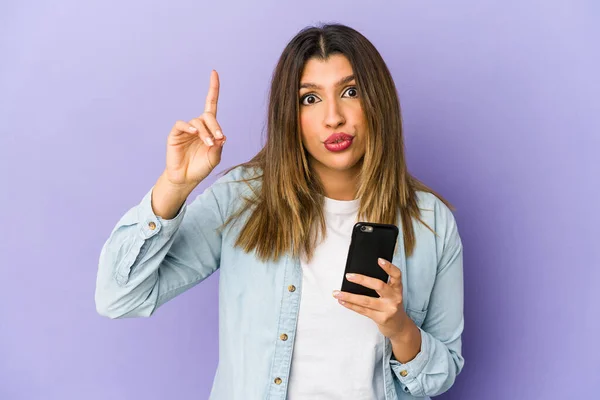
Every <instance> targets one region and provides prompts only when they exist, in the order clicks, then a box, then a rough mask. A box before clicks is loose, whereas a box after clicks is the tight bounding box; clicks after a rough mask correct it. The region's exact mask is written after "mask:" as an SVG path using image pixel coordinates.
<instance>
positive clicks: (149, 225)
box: [148, 222, 156, 231]
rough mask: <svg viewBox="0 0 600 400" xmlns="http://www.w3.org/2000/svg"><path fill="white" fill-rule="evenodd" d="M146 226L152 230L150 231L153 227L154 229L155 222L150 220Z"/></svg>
mask: <svg viewBox="0 0 600 400" xmlns="http://www.w3.org/2000/svg"><path fill="white" fill-rule="evenodd" d="M148 228H150V230H152V231H153V230H155V229H156V224H155V223H154V222H150V223H149V224H148Z"/></svg>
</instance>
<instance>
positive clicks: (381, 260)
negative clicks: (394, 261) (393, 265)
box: [377, 258, 386, 266]
mask: <svg viewBox="0 0 600 400" xmlns="http://www.w3.org/2000/svg"><path fill="white" fill-rule="evenodd" d="M377 261H378V262H379V265H381V266H385V264H386V261H385V260H384V259H383V258H379V259H377Z"/></svg>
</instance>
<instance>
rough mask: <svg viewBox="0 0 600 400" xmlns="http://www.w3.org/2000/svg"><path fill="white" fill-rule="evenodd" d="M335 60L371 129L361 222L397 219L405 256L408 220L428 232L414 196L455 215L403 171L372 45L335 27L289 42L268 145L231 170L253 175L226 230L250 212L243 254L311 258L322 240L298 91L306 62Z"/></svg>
mask: <svg viewBox="0 0 600 400" xmlns="http://www.w3.org/2000/svg"><path fill="white" fill-rule="evenodd" d="M334 54H343V55H344V56H345V57H346V58H347V59H348V60H349V62H350V65H351V66H352V69H353V72H354V76H355V79H356V83H357V87H358V92H359V98H360V100H361V105H362V109H363V112H364V113H365V116H366V120H367V126H368V135H367V138H366V151H365V155H364V157H363V160H362V167H361V172H360V176H359V184H358V187H357V196H356V197H357V198H359V199H360V207H359V210H358V215H359V218H360V219H361V220H362V221H369V222H380V223H391V224H397V220H398V216H400V219H401V222H402V230H403V237H404V246H405V253H406V256H407V257H408V256H410V255H411V254H412V252H413V250H414V247H415V242H416V239H415V233H414V229H413V225H412V218H415V219H417V220H418V221H420V222H421V223H423V224H424V225H425V226H427V224H425V223H424V222H423V221H422V220H421V217H420V211H419V207H418V204H417V198H416V193H415V192H416V191H425V192H430V193H433V194H434V195H436V196H437V197H438V198H440V200H442V201H443V202H444V203H445V204H446V205H447V206H448V207H450V208H451V209H453V207H452V206H451V204H450V203H449V202H448V201H447V200H445V199H444V198H442V197H441V196H440V195H439V194H437V193H436V192H434V191H433V190H432V189H430V188H429V187H427V186H426V185H425V184H423V183H422V182H420V181H419V180H418V179H416V178H415V177H413V176H411V175H410V174H409V173H408V171H407V166H406V160H405V157H404V140H403V134H402V121H401V116H400V103H399V100H398V96H397V93H396V87H395V85H394V81H393V79H392V76H391V74H390V72H389V70H388V68H387V66H386V64H385V62H384V60H383V58H382V57H381V55H380V54H379V52H378V51H377V49H376V48H375V47H374V46H373V44H371V42H369V40H368V39H366V38H365V37H364V36H363V35H362V34H360V33H359V32H358V31H356V30H354V29H352V28H350V27H347V26H344V25H340V24H327V25H322V26H315V27H308V28H304V29H303V30H301V31H300V32H299V33H298V34H297V35H296V36H295V37H294V38H293V39H292V40H291V41H290V42H289V43H288V45H287V46H286V48H285V49H284V51H283V53H282V54H281V57H280V58H279V62H278V63H277V66H276V67H275V71H274V73H273V77H272V81H271V90H270V95H269V106H268V119H267V126H266V128H267V129H266V136H267V137H266V144H265V145H264V147H263V148H262V149H261V150H260V151H259V152H258V154H256V156H254V158H252V159H251V160H250V161H248V162H246V163H243V164H240V165H237V166H235V167H232V168H230V169H229V170H228V171H231V170H232V169H234V168H237V167H246V168H248V169H251V170H254V171H257V173H256V175H255V176H253V177H250V178H248V179H246V180H245V181H246V183H248V185H249V186H250V187H251V188H253V194H252V195H251V196H250V197H247V198H245V203H244V205H243V206H242V207H241V208H240V209H239V210H238V211H237V212H236V213H234V215H232V216H231V217H230V218H229V219H228V220H227V221H226V223H225V225H228V224H229V223H231V222H232V221H233V220H235V219H237V218H239V217H240V216H241V215H242V214H244V213H246V212H247V211H249V212H250V215H249V217H248V219H247V220H246V223H245V225H244V226H243V228H242V229H241V231H240V234H239V236H238V238H237V240H236V243H235V245H236V246H239V247H241V248H243V249H244V250H245V251H246V252H251V251H255V252H256V255H257V256H258V258H259V259H261V260H263V261H267V260H277V259H278V258H279V257H280V256H282V255H284V254H291V255H293V256H300V255H304V256H305V257H306V258H307V259H310V258H311V257H312V255H313V250H314V248H315V246H316V244H317V239H318V237H319V233H321V234H322V235H323V236H324V234H325V230H326V228H325V218H324V214H323V202H324V199H323V196H324V190H323V187H322V184H321V182H320V181H319V178H318V176H317V175H316V174H315V173H314V171H312V169H311V167H310V165H309V162H308V156H307V152H306V150H305V148H304V147H303V144H302V140H301V131H300V124H299V112H300V107H299V103H300V101H299V95H298V91H299V85H300V78H301V74H302V71H303V68H304V65H305V63H306V62H307V61H308V60H309V59H311V58H317V59H319V60H326V59H327V58H328V57H329V56H331V55H334ZM228 171H226V172H228ZM252 180H255V181H260V186H256V185H255V186H253V185H251V184H250V181H252ZM427 228H428V229H429V230H431V231H432V232H434V231H433V230H432V229H431V227H429V226H427ZM434 234H435V232H434Z"/></svg>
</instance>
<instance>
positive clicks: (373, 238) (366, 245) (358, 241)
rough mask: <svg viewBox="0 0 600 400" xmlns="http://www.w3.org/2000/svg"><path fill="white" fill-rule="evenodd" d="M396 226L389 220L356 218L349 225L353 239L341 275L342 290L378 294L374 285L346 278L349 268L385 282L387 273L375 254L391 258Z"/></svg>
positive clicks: (375, 295) (396, 235)
mask: <svg viewBox="0 0 600 400" xmlns="http://www.w3.org/2000/svg"><path fill="white" fill-rule="evenodd" d="M397 239H398V227H397V226H396V225H392V224H376V223H370V222H357V223H356V224H355V225H354V228H353V229H352V239H351V241H350V248H349V250H348V258H347V260H346V270H345V271H344V276H343V278H342V289H341V290H342V291H344V292H350V293H355V294H361V295H366V296H370V297H379V295H378V294H377V292H376V291H375V290H373V289H370V288H367V287H364V286H362V285H359V284H357V283H354V282H350V281H349V280H347V279H346V274H347V273H349V272H352V273H356V274H361V275H367V276H370V277H373V278H377V279H380V280H382V281H383V282H385V283H387V281H388V277H389V275H388V274H387V272H385V271H384V270H383V268H381V267H380V266H379V264H378V263H377V259H378V258H383V259H385V260H388V261H390V262H391V261H392V257H393V256H394V250H395V248H396V240H397Z"/></svg>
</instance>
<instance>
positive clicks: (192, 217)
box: [95, 187, 223, 318]
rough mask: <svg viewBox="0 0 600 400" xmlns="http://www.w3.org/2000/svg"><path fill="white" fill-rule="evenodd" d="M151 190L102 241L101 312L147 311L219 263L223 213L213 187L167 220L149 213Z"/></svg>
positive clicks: (98, 298)
mask: <svg viewBox="0 0 600 400" xmlns="http://www.w3.org/2000/svg"><path fill="white" fill-rule="evenodd" d="M153 190H154V187H153V188H152V189H150V191H149V192H147V193H146V195H145V196H144V197H143V199H142V200H141V202H140V203H139V204H138V205H136V206H135V207H133V208H131V209H130V210H129V211H127V213H125V215H123V216H122V218H121V219H120V220H119V221H118V223H117V224H116V226H115V227H114V229H113V230H112V232H111V234H110V236H109V237H108V240H107V241H106V242H105V243H104V246H103V247H102V250H101V252H100V259H99V263H98V272H97V278H96V292H95V301H96V309H97V311H98V313H99V314H100V315H103V316H106V317H109V318H124V317H149V316H150V315H152V314H153V313H154V311H155V310H156V309H157V308H158V307H160V306H161V305H162V304H164V303H165V302H167V301H169V300H171V299H172V298H174V297H175V296H177V295H178V294H180V293H182V292H184V291H186V290H187V289H189V288H191V287H193V286H194V285H196V284H198V283H200V282H201V281H202V280H204V279H206V278H207V277H209V276H210V275H211V274H212V273H213V272H215V271H216V270H217V268H218V267H219V261H220V258H221V233H220V231H219V230H218V228H220V227H221V225H222V223H223V217H222V215H221V212H220V208H219V204H218V202H217V198H216V197H215V194H214V193H213V190H212V188H211V187H209V188H207V189H206V190H205V191H204V192H203V193H202V194H201V195H199V196H197V197H196V199H195V200H194V201H193V202H192V203H191V204H189V205H187V204H184V205H183V206H182V207H181V209H180V210H179V211H178V214H177V215H176V216H175V217H174V218H173V219H170V220H165V219H162V218H161V217H158V216H156V215H155V214H154V213H153V211H152V205H151V196H152V191H153Z"/></svg>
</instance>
